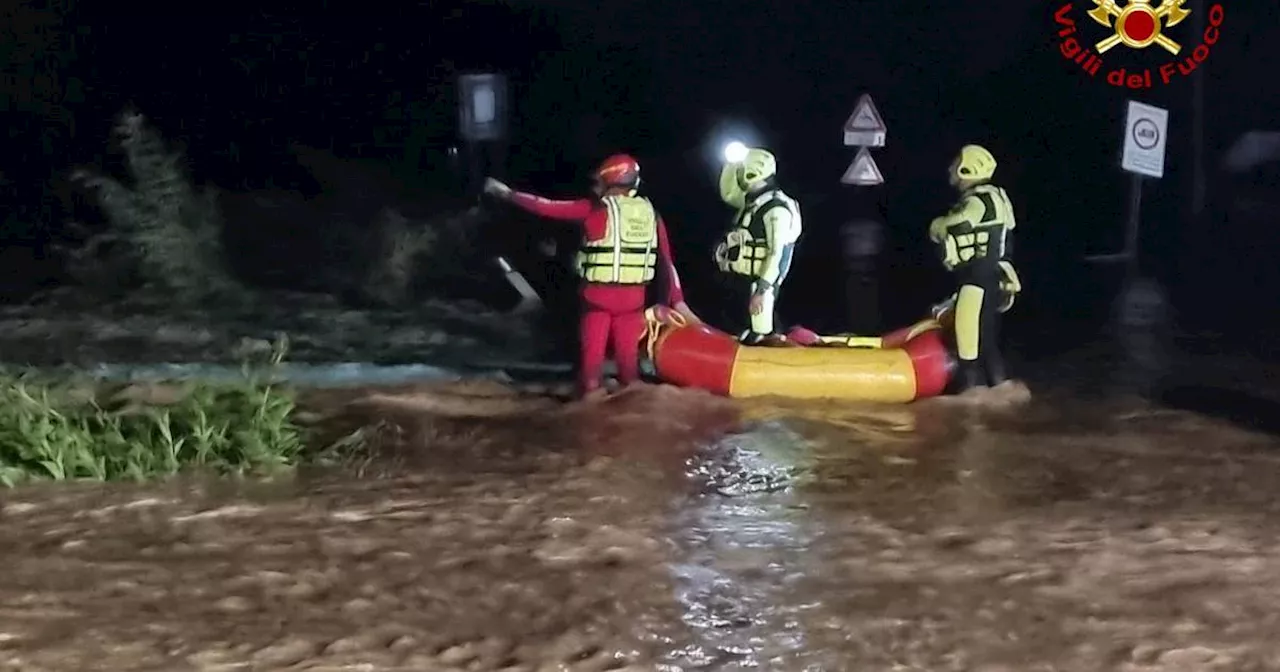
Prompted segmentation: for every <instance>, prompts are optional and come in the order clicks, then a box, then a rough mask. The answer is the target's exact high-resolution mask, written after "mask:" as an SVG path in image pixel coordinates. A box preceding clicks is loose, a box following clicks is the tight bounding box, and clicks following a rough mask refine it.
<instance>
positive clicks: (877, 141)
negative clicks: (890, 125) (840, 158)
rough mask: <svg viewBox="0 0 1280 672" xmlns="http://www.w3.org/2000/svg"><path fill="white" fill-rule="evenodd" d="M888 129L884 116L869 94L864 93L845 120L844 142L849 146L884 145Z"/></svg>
mask: <svg viewBox="0 0 1280 672" xmlns="http://www.w3.org/2000/svg"><path fill="white" fill-rule="evenodd" d="M887 131H888V129H886V128H885V125H884V117H881V116H880V110H877V109H876V104H875V103H874V102H872V100H871V96H870V95H869V94H866V93H864V94H862V95H861V96H860V97H859V98H858V104H857V105H855V106H854V108H853V114H851V115H849V119H848V120H847V121H845V122H844V144H845V146H847V147H884V140H885V135H886V132H887Z"/></svg>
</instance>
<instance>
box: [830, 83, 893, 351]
mask: <svg viewBox="0 0 1280 672" xmlns="http://www.w3.org/2000/svg"><path fill="white" fill-rule="evenodd" d="M843 130H844V144H845V146H846V147H857V148H858V153H857V154H856V155H855V156H854V158H853V162H852V163H850V164H849V167H848V168H846V169H845V171H844V175H842V176H841V177H840V183H841V184H845V185H849V186H851V187H853V188H854V198H853V201H854V207H853V212H850V213H847V214H848V215H849V217H848V219H847V220H846V223H845V224H844V225H843V226H842V227H841V229H840V238H841V241H842V249H843V252H844V254H843V255H841V256H842V258H843V260H844V267H845V297H846V301H847V303H848V315H849V319H848V326H849V329H850V330H851V331H855V332H858V333H864V332H871V331H874V330H876V329H878V328H879V326H880V325H879V322H880V308H879V306H880V301H879V298H880V288H879V285H878V283H877V275H878V274H877V273H876V265H877V264H876V262H877V260H878V258H879V256H880V251H881V249H882V247H883V244H882V243H883V238H884V233H883V231H884V223H883V222H881V221H879V219H880V212H879V207H878V204H877V202H876V201H877V200H878V197H879V194H878V193H874V192H871V188H872V187H876V186H879V185H882V184H884V174H883V173H881V172H880V166H878V165H876V160H875V158H873V157H872V156H871V150H870V149H869V148H871V147H884V143H885V137H886V135H887V132H888V131H887V129H886V127H885V123H884V117H882V116H880V111H879V110H877V109H876V104H875V102H874V101H872V100H871V96H870V95H869V94H865V93H864V94H862V95H861V96H859V97H858V102H857V104H856V105H854V108H853V114H850V115H849V118H848V120H846V121H845V122H844V129H843Z"/></svg>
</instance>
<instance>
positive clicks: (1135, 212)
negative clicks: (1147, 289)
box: [1124, 173, 1143, 281]
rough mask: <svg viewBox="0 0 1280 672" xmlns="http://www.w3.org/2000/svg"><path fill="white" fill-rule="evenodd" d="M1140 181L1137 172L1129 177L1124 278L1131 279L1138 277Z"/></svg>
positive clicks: (1140, 206) (1140, 214)
mask: <svg viewBox="0 0 1280 672" xmlns="http://www.w3.org/2000/svg"><path fill="white" fill-rule="evenodd" d="M1142 181H1143V177H1142V176H1141V175H1139V174H1137V173H1134V174H1132V175H1131V176H1130V177H1129V229H1128V231H1127V232H1126V236H1125V244H1124V250H1125V257H1126V258H1125V263H1126V265H1127V269H1126V273H1125V275H1126V279H1127V280H1130V281H1131V280H1133V279H1135V278H1137V277H1138V270H1139V260H1138V231H1139V228H1140V227H1141V225H1142Z"/></svg>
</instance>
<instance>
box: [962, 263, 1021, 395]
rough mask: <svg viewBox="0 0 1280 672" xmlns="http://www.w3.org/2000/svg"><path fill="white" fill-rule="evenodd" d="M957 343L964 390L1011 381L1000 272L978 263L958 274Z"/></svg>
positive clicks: (986, 264) (994, 266)
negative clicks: (1003, 342)
mask: <svg viewBox="0 0 1280 672" xmlns="http://www.w3.org/2000/svg"><path fill="white" fill-rule="evenodd" d="M956 279H957V280H958V281H959V285H960V289H959V292H958V293H957V294H956V307H955V326H954V329H955V339H956V354H957V355H958V356H959V358H960V371H959V373H960V384H961V386H962V387H964V388H969V387H974V386H978V385H991V386H995V385H999V384H1000V383H1003V382H1004V381H1005V380H1007V379H1008V376H1007V374H1006V372H1005V366H1004V357H1003V356H1002V355H1001V353H1000V342H999V341H1000V271H999V268H998V267H997V266H996V265H995V263H994V262H993V263H985V262H984V261H978V262H974V263H972V264H970V265H969V266H967V267H965V268H961V269H957V271H956Z"/></svg>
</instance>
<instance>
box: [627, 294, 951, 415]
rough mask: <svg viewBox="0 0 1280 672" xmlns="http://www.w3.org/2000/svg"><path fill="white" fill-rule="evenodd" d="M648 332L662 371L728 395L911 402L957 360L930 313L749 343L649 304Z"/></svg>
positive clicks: (936, 385) (929, 393) (928, 392)
mask: <svg viewBox="0 0 1280 672" xmlns="http://www.w3.org/2000/svg"><path fill="white" fill-rule="evenodd" d="M649 318H650V322H649V324H650V329H649V334H648V336H647V339H648V350H649V355H650V357H651V358H652V359H653V364H654V368H655V369H656V370H657V373H658V377H659V378H661V379H662V380H663V381H665V382H668V383H671V384H673V385H679V386H681V387H693V388H699V389H703V390H707V391H708V392H712V393H715V394H719V395H722V396H726V397H734V398H746V397H763V396H780V397H791V398H796V399H839V400H848V401H878V402H889V403H907V402H910V401H914V400H916V399H923V398H926V397H934V396H938V395H940V394H942V393H943V391H944V390H945V389H946V387H947V384H948V383H949V382H950V380H951V372H952V370H953V369H954V363H955V359H954V358H953V357H952V354H951V352H950V351H949V349H948V347H947V344H946V342H945V341H944V339H943V333H944V331H943V329H942V324H941V323H940V322H938V321H937V320H933V319H927V320H922V321H920V322H917V323H916V324H914V325H912V326H910V327H907V328H905V329H900V330H898V331H895V332H892V333H890V334H886V335H884V336H882V337H858V336H816V335H813V334H811V333H810V334H809V338H808V339H797V340H804V341H805V345H800V344H798V343H797V342H796V341H795V340H793V341H791V343H790V344H789V345H787V346H782V347H778V346H745V345H741V344H740V343H738V340H737V339H736V338H734V337H733V336H730V335H729V334H726V333H724V332H722V331H719V330H717V329H714V328H712V327H709V326H706V325H702V324H687V323H685V322H684V321H683V320H682V319H680V316H679V315H677V314H675V313H673V312H670V311H665V310H659V311H655V310H651V311H650V313H649Z"/></svg>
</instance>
